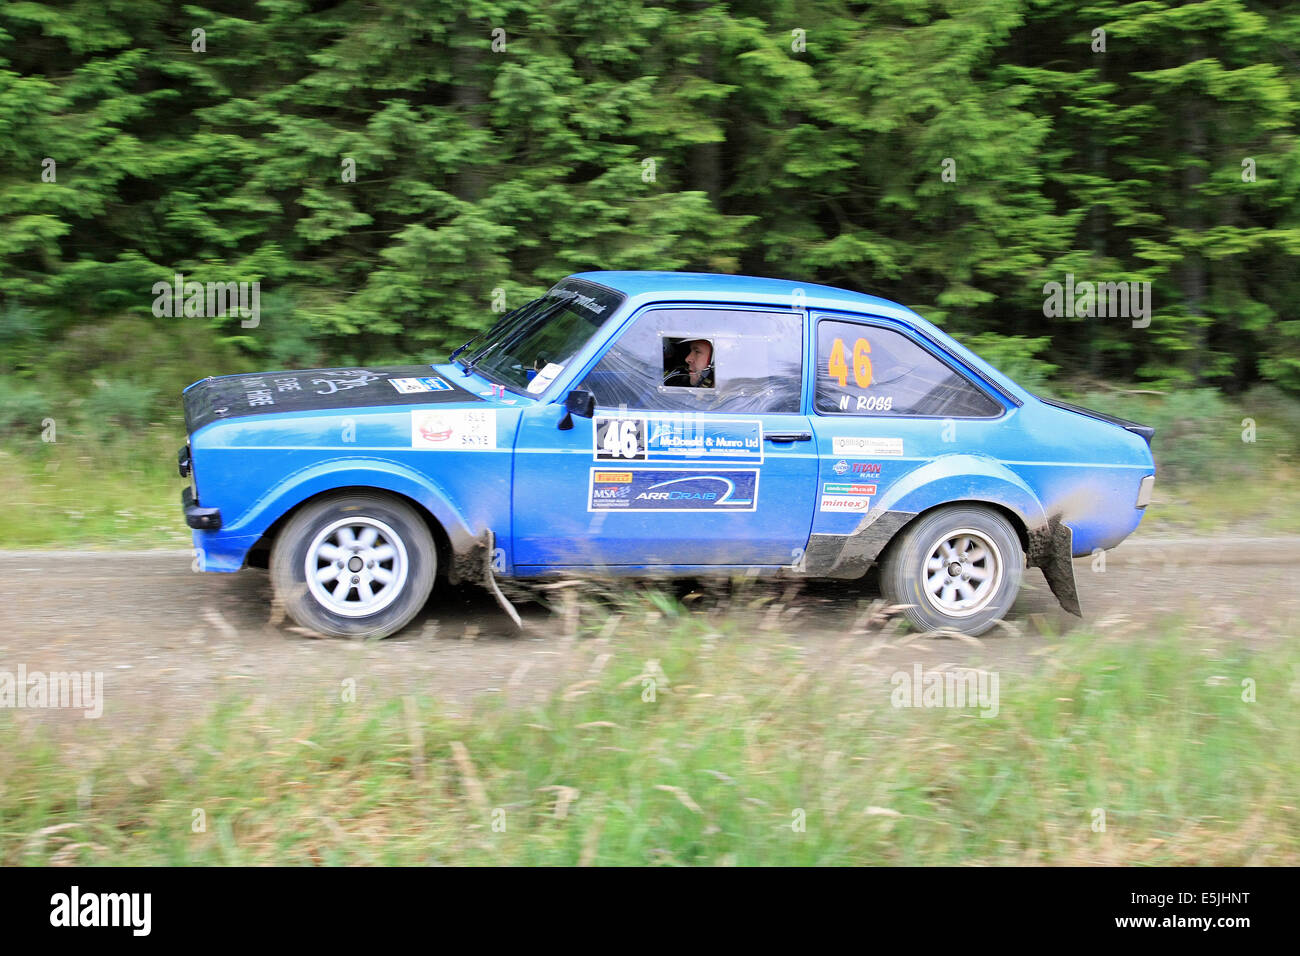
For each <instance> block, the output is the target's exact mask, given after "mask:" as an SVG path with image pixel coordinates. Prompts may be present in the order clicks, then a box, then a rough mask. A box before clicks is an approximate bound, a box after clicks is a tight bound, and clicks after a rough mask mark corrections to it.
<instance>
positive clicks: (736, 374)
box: [583, 307, 803, 414]
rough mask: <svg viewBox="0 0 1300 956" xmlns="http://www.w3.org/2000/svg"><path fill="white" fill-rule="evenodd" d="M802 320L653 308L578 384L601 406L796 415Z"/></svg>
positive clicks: (760, 313)
mask: <svg viewBox="0 0 1300 956" xmlns="http://www.w3.org/2000/svg"><path fill="white" fill-rule="evenodd" d="M802 332H803V316H802V315H800V314H798V313H794V312H763V311H760V310H749V309H709V308H703V307H674V308H655V309H650V310H648V311H646V312H643V313H642V314H641V315H639V316H637V318H636V319H635V320H633V322H632V325H631V326H629V327H628V328H627V329H625V330H624V331H623V333H622V334H621V335H620V336H619V338H618V341H616V342H615V343H614V344H613V345H612V346H610V348H609V351H607V352H606V353H605V355H604V356H603V357H602V358H601V360H600V362H599V363H597V365H596V367H595V368H594V369H592V370H591V372H590V373H588V375H587V378H586V380H585V381H584V382H583V386H584V387H585V388H588V389H590V390H591V392H592V394H594V395H595V396H596V404H597V405H598V406H600V407H602V408H618V407H620V406H622V407H627V408H635V409H649V410H663V411H729V412H778V413H779V412H786V413H790V414H797V413H798V412H799V396H800V394H801V391H802V381H801V379H802V369H803V334H802Z"/></svg>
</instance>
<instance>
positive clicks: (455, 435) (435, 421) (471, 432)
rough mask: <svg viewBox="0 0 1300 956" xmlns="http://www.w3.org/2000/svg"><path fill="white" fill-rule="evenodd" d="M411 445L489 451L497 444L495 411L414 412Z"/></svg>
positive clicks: (460, 409)
mask: <svg viewBox="0 0 1300 956" xmlns="http://www.w3.org/2000/svg"><path fill="white" fill-rule="evenodd" d="M411 447H412V448H432V449H437V450H442V451H488V450H491V449H494V448H496V447H497V418H496V412H493V411H486V410H485V411H480V410H478V409H467V408H450V409H446V410H442V411H440V410H437V409H421V410H419V411H414V412H411Z"/></svg>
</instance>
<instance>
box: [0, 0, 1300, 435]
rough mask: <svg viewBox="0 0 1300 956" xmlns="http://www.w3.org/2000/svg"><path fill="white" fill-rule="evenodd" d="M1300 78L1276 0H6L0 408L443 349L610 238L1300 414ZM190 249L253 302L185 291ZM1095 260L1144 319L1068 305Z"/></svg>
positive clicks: (1104, 374)
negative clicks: (1054, 312)
mask: <svg viewBox="0 0 1300 956" xmlns="http://www.w3.org/2000/svg"><path fill="white" fill-rule="evenodd" d="M1103 47H1104V50H1103ZM1298 110H1300V6H1297V5H1295V4H1288V3H1285V2H1282V0H1275V2H1245V0H1206V2H1199V3H1186V4H1181V3H1166V2H1160V0H1148V2H1137V3H1112V2H1098V3H1082V4H1079V3H1067V2H1064V0H942V2H939V0H936V2H927V0H896V2H885V3H870V4H864V3H849V2H845V0H810V2H800V3H792V2H776V3H753V2H748V0H735V2H728V3H715V2H707V0H684V2H675V3H669V4H666V5H662V6H654V5H650V4H647V3H642V2H639V0H595V2H593V0H556V2H548V3H544V4H542V3H536V2H519V3H515V2H509V0H506V2H476V0H470V2H457V3H448V2H437V0H431V2H426V0H399V2H358V0H344V2H330V0H256V2H255V0H232V2H226V3H196V4H184V3H166V2H151V0H77V2H63V3H59V2H49V3H37V2H21V0H20V2H7V3H5V4H4V5H3V6H0V432H4V433H7V434H9V435H10V436H11V437H13V436H16V435H23V436H26V437H28V438H35V437H36V435H37V434H38V432H39V430H40V428H41V422H43V421H45V420H46V418H47V417H50V418H52V419H54V420H56V421H59V422H62V421H64V420H65V419H67V418H69V416H70V417H71V420H72V422H73V423H74V426H73V427H76V424H75V423H76V422H78V421H91V422H94V423H95V424H96V425H97V426H100V427H101V428H102V426H103V425H105V424H111V425H119V426H125V427H128V428H130V427H132V426H145V425H147V424H148V423H150V422H158V421H160V420H161V419H162V418H164V417H167V416H171V417H172V418H174V417H175V415H176V414H177V413H178V411H179V401H178V395H177V393H178V391H179V389H180V388H182V387H183V386H184V385H185V384H187V383H188V382H190V381H192V380H194V379H195V378H198V377H201V376H203V375H207V374H221V373H227V372H234V371H241V370H249V369H256V368H263V369H265V368H284V367H313V366H320V365H326V364H352V363H361V362H377V361H384V360H398V361H409V360H427V361H442V360H445V357H446V355H447V353H448V351H449V350H450V349H451V348H452V347H454V346H455V345H457V344H459V343H460V342H462V341H464V340H465V339H467V338H468V337H470V335H471V334H472V333H474V332H475V331H476V330H478V329H480V328H482V327H484V326H485V325H486V324H488V323H490V322H491V321H492V320H493V318H494V312H493V304H494V298H493V294H494V290H502V292H501V293H500V294H499V295H498V299H500V297H501V296H503V297H504V306H505V307H508V308H513V307H514V306H516V305H519V304H521V303H522V302H524V301H525V300H526V299H527V298H529V297H531V296H533V295H535V294H537V293H539V292H540V291H542V290H543V289H545V288H546V287H548V286H549V285H551V284H552V283H553V282H555V281H556V280H558V279H559V278H561V277H562V276H564V275H565V274H567V273H570V272H574V271H577V270H585V269H684V270H702V271H720V272H743V273H750V274H757V275H767V276H777V277H782V278H791V279H797V280H806V281H810V282H813V281H815V282H824V283H828V284H832V285H838V286H843V287H847V288H851V289H858V290H863V291H871V292H876V293H879V294H882V295H885V296H888V297H891V298H894V299H897V300H899V301H902V302H904V303H906V304H908V305H910V306H912V307H913V308H915V309H917V311H919V312H920V313H921V314H923V315H925V316H926V317H927V318H930V319H932V320H934V321H936V322H938V323H939V324H941V325H942V326H944V327H945V328H946V329H947V330H948V331H950V332H952V333H953V334H955V335H957V336H958V337H959V338H962V339H963V340H964V341H966V342H968V343H969V344H971V345H972V346H973V347H974V348H975V349H976V350H977V351H979V352H980V353H981V354H983V355H984V356H985V357H986V358H988V359H989V360H990V361H992V362H994V364H996V365H999V366H1000V367H1002V368H1003V369H1004V370H1005V371H1007V372H1008V373H1009V374H1012V375H1013V376H1015V377H1017V378H1019V379H1021V380H1022V381H1024V383H1025V384H1026V385H1028V386H1029V387H1031V388H1045V389H1049V390H1057V391H1064V392H1066V393H1069V392H1070V390H1071V389H1079V388H1083V389H1084V390H1085V391H1089V390H1095V389H1096V388H1101V389H1104V390H1110V391H1111V392H1114V391H1115V390H1116V389H1124V390H1127V391H1128V392H1129V393H1141V392H1143V391H1152V392H1163V393H1164V394H1166V395H1169V394H1178V395H1182V396H1183V398H1181V399H1179V400H1180V401H1183V402H1184V403H1185V407H1184V408H1183V409H1182V411H1180V412H1178V415H1177V416H1175V417H1177V418H1178V420H1179V421H1190V422H1195V421H1207V420H1213V421H1215V422H1218V425H1219V426H1222V427H1223V428H1228V427H1229V426H1231V432H1232V434H1231V436H1230V437H1231V438H1232V439H1233V440H1237V436H1236V432H1237V431H1238V430H1239V429H1240V428H1241V425H1240V424H1239V423H1240V421H1241V416H1240V415H1239V414H1237V412H1236V411H1234V410H1233V409H1234V408H1235V407H1236V406H1234V405H1231V403H1234V402H1240V401H1242V400H1243V395H1246V396H1255V398H1254V399H1251V400H1249V402H1248V404H1251V405H1253V406H1254V407H1258V408H1268V409H1276V410H1279V411H1278V414H1279V415H1282V416H1283V418H1284V419H1285V420H1286V421H1287V422H1289V423H1290V425H1289V426H1288V427H1291V428H1293V430H1294V426H1295V425H1296V424H1297V423H1300V411H1298V410H1297V409H1300V404H1297V403H1296V402H1295V396H1297V395H1300V277H1298V276H1297V273H1296V269H1295V263H1296V256H1297V254H1300V204H1298V203H1297V198H1298V197H1300V147H1298V145H1297V137H1296V119H1297V111H1298ZM50 161H52V163H51V162H50ZM945 171H946V172H947V175H945ZM49 179H53V181H48V180H49ZM176 273H183V274H184V275H185V276H186V278H187V279H191V280H197V281H200V282H206V281H222V282H229V281H254V280H256V281H258V282H260V283H261V317H260V325H259V326H258V327H257V328H255V329H245V328H241V327H240V322H239V319H238V318H237V317H230V318H225V319H206V318H157V317H155V316H154V314H153V313H152V311H151V308H152V305H153V302H154V294H153V292H152V291H151V290H152V287H153V285H154V283H156V282H159V281H171V278H172V276H173V275H174V274H176ZM1067 274H1073V275H1074V277H1075V279H1076V281H1091V282H1105V281H1138V282H1142V281H1149V282H1150V283H1151V284H1152V293H1151V295H1152V300H1153V304H1154V308H1153V313H1152V319H1151V322H1150V325H1149V326H1148V327H1146V328H1134V327H1133V324H1132V322H1130V321H1129V320H1128V319H1125V318H1086V317H1066V316H1062V317H1058V318H1047V317H1045V316H1044V308H1043V306H1044V298H1045V296H1044V289H1043V286H1044V283H1046V282H1061V283H1064V282H1065V281H1066V276H1067ZM497 304H498V305H500V304H502V303H501V302H500V301H498V303H497ZM1080 383H1083V384H1082V385H1081V384H1080ZM1225 401H1226V402H1228V403H1229V404H1228V405H1225V404H1223V402H1225ZM1121 410H1122V409H1121ZM1147 415H1148V417H1151V416H1153V415H1154V416H1156V417H1157V418H1158V417H1159V414H1158V413H1157V412H1151V411H1148V412H1147ZM1156 424H1161V423H1160V422H1159V421H1157V422H1156ZM1216 427H1218V426H1216ZM1164 434H1166V435H1167V434H1168V430H1167V429H1166V431H1165V432H1164ZM1238 447H1239V442H1238Z"/></svg>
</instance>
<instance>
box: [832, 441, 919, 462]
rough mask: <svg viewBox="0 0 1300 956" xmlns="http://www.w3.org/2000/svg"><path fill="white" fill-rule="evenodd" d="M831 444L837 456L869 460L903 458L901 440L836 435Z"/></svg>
mask: <svg viewBox="0 0 1300 956" xmlns="http://www.w3.org/2000/svg"><path fill="white" fill-rule="evenodd" d="M831 444H832V448H833V451H834V453H835V454H836V455H866V456H867V457H869V458H901V457H902V456H903V439H901V438H854V437H850V436H848V435H836V436H835V437H834V438H833V439H831Z"/></svg>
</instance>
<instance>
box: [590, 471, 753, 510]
mask: <svg viewBox="0 0 1300 956" xmlns="http://www.w3.org/2000/svg"><path fill="white" fill-rule="evenodd" d="M757 506H758V470H757V469H730V468H715V469H713V470H711V471H683V470H679V469H669V468H638V469H636V470H633V471H605V470H603V469H600V468H593V469H591V485H590V487H589V489H588V495H587V510H588V511H741V512H745V511H753V510H754V509H755V508H756V507H757Z"/></svg>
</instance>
